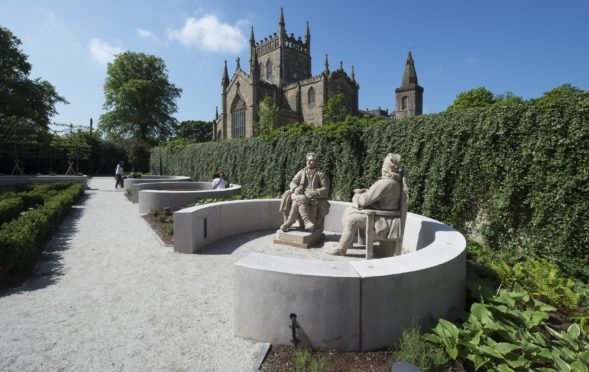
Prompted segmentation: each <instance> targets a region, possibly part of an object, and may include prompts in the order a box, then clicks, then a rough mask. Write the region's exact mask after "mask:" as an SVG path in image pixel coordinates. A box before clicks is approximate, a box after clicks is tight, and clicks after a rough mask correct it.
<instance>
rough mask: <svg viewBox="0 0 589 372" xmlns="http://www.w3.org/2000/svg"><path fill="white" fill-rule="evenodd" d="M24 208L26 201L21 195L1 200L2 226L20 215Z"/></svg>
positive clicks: (0, 220)
mask: <svg viewBox="0 0 589 372" xmlns="http://www.w3.org/2000/svg"><path fill="white" fill-rule="evenodd" d="M23 210H24V203H23V200H22V198H21V197H18V196H15V197H12V198H8V199H3V200H0V227H1V226H2V225H3V224H4V223H6V222H10V221H12V220H13V219H14V218H16V217H18V215H19V214H20V213H21V212H22V211H23Z"/></svg>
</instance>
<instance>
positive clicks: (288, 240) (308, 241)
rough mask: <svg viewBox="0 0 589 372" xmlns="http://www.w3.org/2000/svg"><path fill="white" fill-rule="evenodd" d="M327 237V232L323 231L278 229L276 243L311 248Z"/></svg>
mask: <svg viewBox="0 0 589 372" xmlns="http://www.w3.org/2000/svg"><path fill="white" fill-rule="evenodd" d="M324 238H325V234H323V232H321V231H312V232H308V231H287V232H284V231H282V230H277V231H276V239H274V241H273V243H274V244H286V245H292V246H293V247H299V248H310V247H312V246H313V245H316V244H319V243H320V242H322V241H323V239H324Z"/></svg>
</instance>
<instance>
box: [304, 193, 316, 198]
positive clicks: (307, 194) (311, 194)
mask: <svg viewBox="0 0 589 372" xmlns="http://www.w3.org/2000/svg"><path fill="white" fill-rule="evenodd" d="M305 196H306V197H307V198H309V199H313V197H314V196H315V195H313V192H312V191H305Z"/></svg>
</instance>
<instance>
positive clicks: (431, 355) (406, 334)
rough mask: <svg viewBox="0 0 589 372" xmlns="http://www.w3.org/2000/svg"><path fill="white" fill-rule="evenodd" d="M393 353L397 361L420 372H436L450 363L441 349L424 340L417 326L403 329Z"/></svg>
mask: <svg viewBox="0 0 589 372" xmlns="http://www.w3.org/2000/svg"><path fill="white" fill-rule="evenodd" d="M393 351H394V353H395V355H396V358H397V360H399V361H405V362H407V363H411V364H413V365H415V366H417V367H419V368H420V369H421V370H422V371H431V370H437V369H439V368H440V367H442V366H444V365H445V364H447V363H448V362H449V361H450V358H448V356H447V355H446V353H445V352H444V351H443V350H442V349H440V348H439V347H438V346H437V345H434V344H432V343H431V342H428V341H427V340H425V338H424V337H423V336H422V335H421V333H420V331H419V326H412V327H410V328H408V329H405V330H404V331H403V333H402V334H401V338H400V339H399V342H398V343H397V344H396V345H395V346H394V348H393Z"/></svg>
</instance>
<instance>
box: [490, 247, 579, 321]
mask: <svg viewBox="0 0 589 372" xmlns="http://www.w3.org/2000/svg"><path fill="white" fill-rule="evenodd" d="M491 268H492V269H493V270H495V272H496V273H497V274H498V275H499V277H500V278H501V280H502V282H503V284H504V286H506V287H507V288H512V287H513V286H514V285H515V283H519V284H520V285H521V286H522V287H523V288H525V290H526V291H528V292H529V293H530V295H532V296H534V297H535V298H538V299H540V300H542V301H544V302H547V303H549V304H551V305H554V306H556V307H558V308H560V309H561V310H563V311H565V312H568V313H570V312H573V311H574V310H576V308H577V305H578V303H579V295H578V294H576V293H575V282H574V281H572V280H571V279H567V278H564V277H562V276H561V275H560V273H559V270H558V268H557V267H556V266H555V265H552V264H550V263H549V262H547V261H546V260H543V259H540V258H534V257H529V258H527V259H525V260H523V261H520V262H516V263H515V264H513V263H511V262H507V261H503V260H499V261H495V262H492V263H491Z"/></svg>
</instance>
